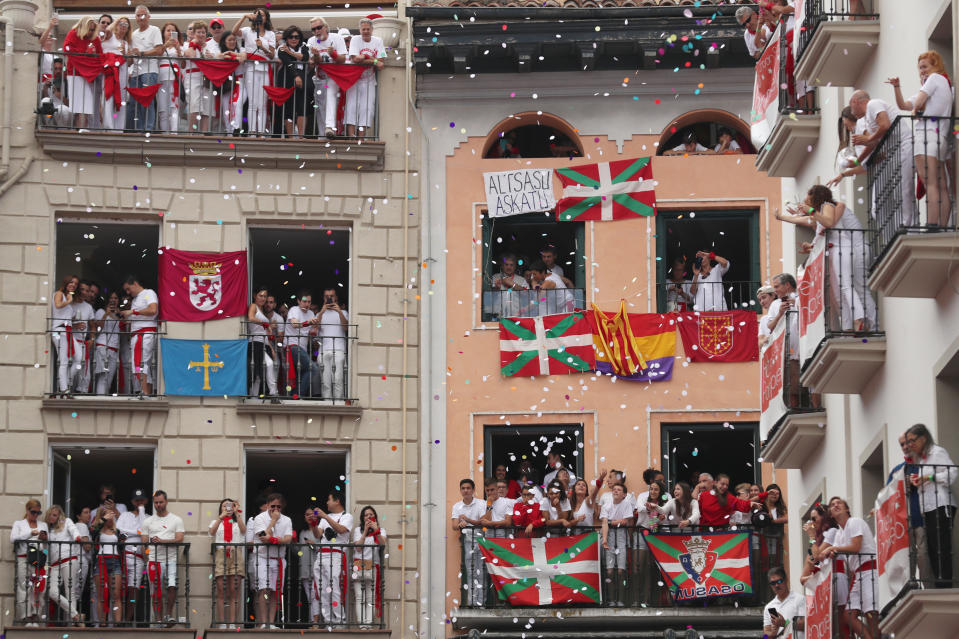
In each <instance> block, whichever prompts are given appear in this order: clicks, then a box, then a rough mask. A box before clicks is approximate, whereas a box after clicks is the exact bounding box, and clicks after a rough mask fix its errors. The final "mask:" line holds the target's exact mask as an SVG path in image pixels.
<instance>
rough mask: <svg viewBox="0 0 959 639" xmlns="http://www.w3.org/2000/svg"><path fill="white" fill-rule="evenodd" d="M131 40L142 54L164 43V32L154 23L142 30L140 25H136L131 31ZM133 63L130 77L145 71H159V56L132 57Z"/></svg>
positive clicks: (133, 45)
mask: <svg viewBox="0 0 959 639" xmlns="http://www.w3.org/2000/svg"><path fill="white" fill-rule="evenodd" d="M130 42H131V43H132V47H133V48H134V49H138V50H139V51H140V55H141V56H142V55H143V53H144V52H145V51H149V50H151V49H155V48H156V47H158V46H160V45H161V44H163V34H162V33H160V29H159V28H158V27H155V26H153V25H152V24H151V25H150V26H148V27H147V28H146V29H145V30H143V31H141V30H140V27H138V26H137V27H135V28H134V29H133V31H132V32H131V33H130ZM131 60H132V64H130V77H133V76H136V75H140V74H143V73H157V72H158V71H159V67H158V65H157V58H155V57H152V56H150V57H146V58H131Z"/></svg>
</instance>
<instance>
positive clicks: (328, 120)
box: [313, 75, 340, 131]
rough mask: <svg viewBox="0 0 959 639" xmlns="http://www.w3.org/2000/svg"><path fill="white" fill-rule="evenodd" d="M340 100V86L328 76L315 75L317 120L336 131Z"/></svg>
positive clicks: (314, 88) (315, 115)
mask: <svg viewBox="0 0 959 639" xmlns="http://www.w3.org/2000/svg"><path fill="white" fill-rule="evenodd" d="M339 101H340V87H339V86H337V84H336V82H334V81H333V80H331V79H330V78H328V77H326V76H325V75H324V76H323V77H322V78H321V77H317V76H313V103H314V104H315V105H316V111H315V112H314V114H313V116H314V118H315V119H316V122H317V128H319V123H320V122H323V123H324V124H325V127H326V128H327V129H333V130H334V131H336V105H337V104H338V103H339Z"/></svg>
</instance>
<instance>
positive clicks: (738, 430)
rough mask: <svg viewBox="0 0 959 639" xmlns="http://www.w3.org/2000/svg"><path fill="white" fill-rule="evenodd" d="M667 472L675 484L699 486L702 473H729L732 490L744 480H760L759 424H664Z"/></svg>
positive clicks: (667, 475) (664, 454) (663, 454)
mask: <svg viewBox="0 0 959 639" xmlns="http://www.w3.org/2000/svg"><path fill="white" fill-rule="evenodd" d="M661 431H662V447H663V448H662V451H663V452H662V458H663V474H664V475H666V480H667V483H668V484H669V485H670V486H672V485H674V484H675V483H676V482H677V481H685V482H689V485H690V486H695V485H696V483H697V478H698V476H699V473H709V474H711V475H713V476H714V477H715V476H716V475H717V474H719V473H725V474H726V475H729V478H730V481H729V485H730V490H731V491H732V488H733V487H735V486H736V484H740V483H743V482H748V483H750V484H754V483H757V482H759V481H760V478H761V475H760V468H759V463H758V462H757V461H756V457H757V455H758V453H757V451H758V450H759V424H757V423H756V422H734V423H730V424H729V425H728V426H727V425H726V424H716V423H705V424H663V426H662V429H661Z"/></svg>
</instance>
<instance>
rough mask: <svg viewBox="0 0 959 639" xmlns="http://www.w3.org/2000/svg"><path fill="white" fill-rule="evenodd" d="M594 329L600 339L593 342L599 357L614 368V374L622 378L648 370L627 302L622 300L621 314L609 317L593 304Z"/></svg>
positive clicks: (620, 305)
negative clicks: (633, 327)
mask: <svg viewBox="0 0 959 639" xmlns="http://www.w3.org/2000/svg"><path fill="white" fill-rule="evenodd" d="M592 320H593V321H592V324H593V329H594V331H595V333H596V335H597V336H598V337H599V339H596V340H593V347H594V348H595V349H596V350H597V351H601V352H598V353H597V355H598V356H600V357H602V358H603V359H605V360H606V361H607V362H609V363H610V365H612V367H613V373H615V374H616V375H618V376H620V377H626V376H628V375H634V374H636V373H638V372H639V371H641V370H646V369H647V368H648V366H647V365H646V360H645V359H644V358H643V354H642V353H640V352H639V348H638V347H637V346H636V338H635V337H634V336H633V329H632V327H631V326H630V325H629V317H628V316H627V315H626V300H621V301H620V304H619V312H618V313H616V314H615V315H607V314H606V313H604V312H603V311H601V310H600V309H599V307H598V306H596V305H595V304H593V317H592Z"/></svg>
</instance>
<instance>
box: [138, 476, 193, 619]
mask: <svg viewBox="0 0 959 639" xmlns="http://www.w3.org/2000/svg"><path fill="white" fill-rule="evenodd" d="M167 503H168V502H167V494H166V493H165V492H164V491H162V490H158V491H156V492H155V493H153V515H152V516H150V517H147V518H146V519H145V520H144V521H143V528H142V530H141V532H142V534H141V535H140V539H141V540H142V541H143V543H144V544H150V545H149V546H148V551H149V556H148V557H147V577H148V579H147V581H148V582H149V584H150V596H151V597H152V599H153V614H154V619H153V621H160V616H161V614H162V616H163V622H164V623H165V624H166V625H167V627H168V628H172V627H173V625H174V624H175V623H176V622H177V619H176V617H175V616H174V615H173V612H174V610H175V609H176V596H177V551H178V550H179V544H181V543H183V537H184V535H185V534H186V529H185V528H184V526H183V520H182V519H181V518H180V517H179V516H178V515H174V514H173V513H171V512H169V511H167ZM171 544H173V546H172V548H171V547H170V545H171Z"/></svg>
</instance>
